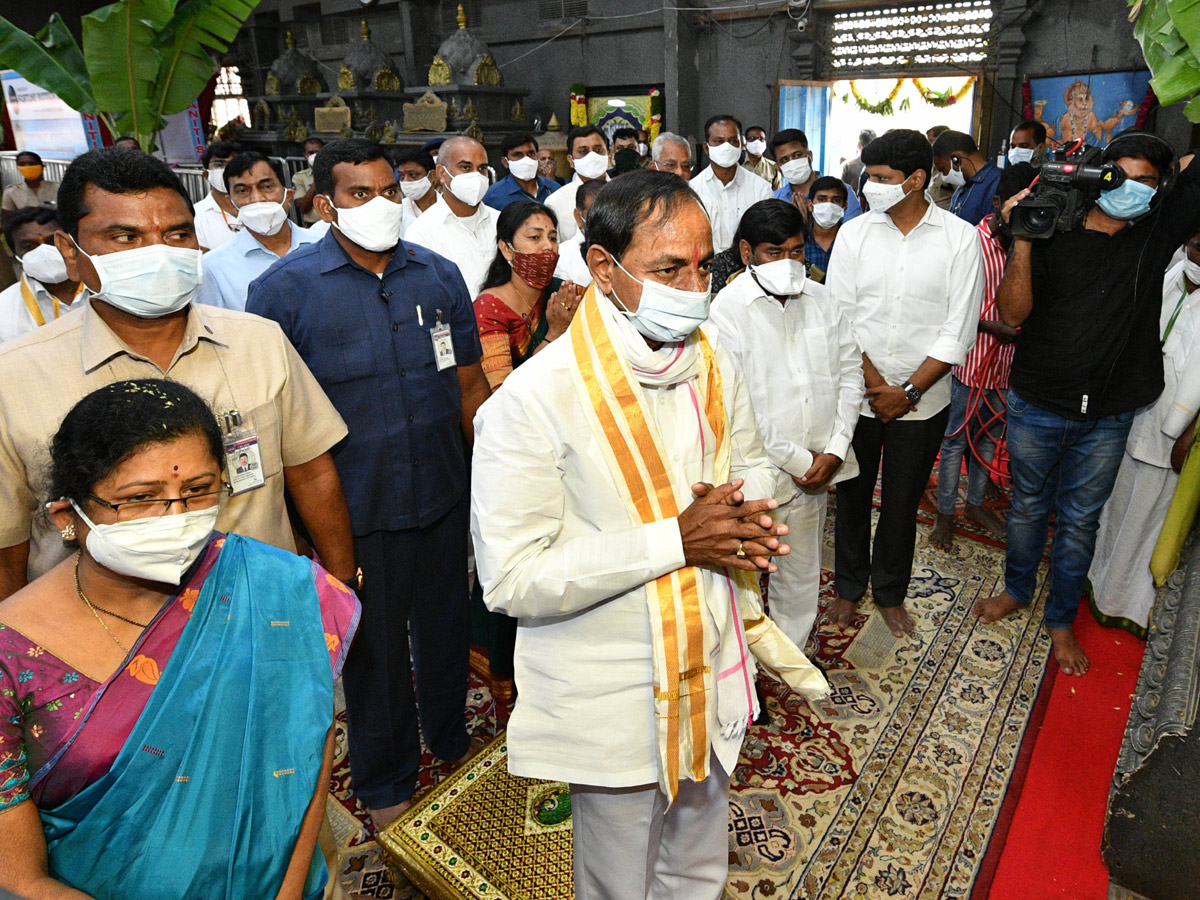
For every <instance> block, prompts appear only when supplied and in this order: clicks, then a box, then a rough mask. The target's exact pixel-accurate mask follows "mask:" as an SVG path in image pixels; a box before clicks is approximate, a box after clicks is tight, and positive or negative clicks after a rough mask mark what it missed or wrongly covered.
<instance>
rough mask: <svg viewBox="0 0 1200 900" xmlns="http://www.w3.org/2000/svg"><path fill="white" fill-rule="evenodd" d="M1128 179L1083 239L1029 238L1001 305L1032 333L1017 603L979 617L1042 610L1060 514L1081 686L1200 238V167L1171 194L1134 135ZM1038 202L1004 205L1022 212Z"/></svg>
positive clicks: (994, 603)
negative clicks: (1172, 299) (1040, 573)
mask: <svg viewBox="0 0 1200 900" xmlns="http://www.w3.org/2000/svg"><path fill="white" fill-rule="evenodd" d="M1102 158H1103V160H1104V161H1105V162H1116V163H1117V165H1119V166H1120V167H1121V168H1122V169H1123V170H1124V171H1125V174H1126V176H1127V179H1126V181H1125V182H1124V183H1123V184H1121V185H1120V186H1119V187H1117V188H1116V189H1114V190H1111V191H1107V192H1103V193H1101V195H1100V197H1099V199H1098V200H1096V201H1095V203H1094V205H1093V206H1091V208H1090V209H1089V210H1088V211H1087V214H1086V215H1085V217H1084V219H1083V224H1082V227H1079V228H1076V229H1072V230H1070V231H1063V232H1056V233H1055V234H1054V235H1053V236H1051V237H1050V238H1049V239H1046V240H1041V241H1038V242H1036V243H1034V242H1032V241H1029V240H1026V239H1023V238H1016V239H1015V241H1014V244H1013V249H1012V253H1011V255H1010V257H1009V262H1008V267H1007V269H1006V270H1005V273H1004V279H1003V281H1001V283H1000V290H999V292H998V295H997V303H998V305H999V308H1000V316H1001V318H1002V319H1003V320H1004V322H1005V323H1006V324H1008V325H1011V326H1013V327H1020V328H1021V333H1020V335H1019V336H1018V337H1017V342H1016V353H1015V355H1014V357H1013V365H1012V375H1011V381H1010V384H1011V386H1010V388H1009V392H1008V453H1009V465H1010V469H1011V473H1012V480H1013V500H1012V509H1011V511H1010V512H1009V518H1008V551H1007V555H1006V559H1005V572H1004V581H1005V584H1004V592H1003V593H1001V594H999V595H997V596H995V597H990V598H988V599H986V600H980V601H978V602H977V603H976V604H975V608H974V612H975V614H976V615H977V616H978V617H979V618H980V620H981V621H983V622H994V621H996V620H998V619H1001V618H1004V617H1005V616H1007V615H1009V614H1011V613H1013V612H1016V611H1017V610H1018V609H1021V608H1023V607H1028V606H1029V605H1030V604H1031V603H1032V602H1033V599H1034V586H1035V582H1036V579H1037V568H1038V564H1039V563H1040V562H1041V558H1042V551H1043V549H1044V547H1045V544H1046V535H1047V527H1048V522H1049V518H1050V514H1051V513H1052V512H1054V513H1056V514H1057V519H1056V522H1055V532H1054V548H1053V550H1052V552H1051V557H1050V572H1051V587H1050V596H1049V598H1048V599H1047V601H1046V612H1045V617H1046V628H1047V629H1048V630H1049V632H1050V639H1051V642H1052V643H1053V645H1054V656H1055V659H1056V660H1057V661H1058V664H1059V666H1060V667H1061V668H1062V670H1063V671H1064V672H1066V673H1067V674H1068V675H1083V674H1084V673H1085V672H1087V670H1088V659H1087V656H1086V655H1085V654H1084V652H1083V648H1081V647H1080V646H1079V642H1078V641H1077V640H1076V639H1075V635H1074V632H1073V631H1072V627H1071V626H1072V623H1073V622H1074V619H1075V614H1076V612H1077V611H1078V607H1079V601H1080V599H1081V597H1082V596H1083V593H1084V585H1085V582H1086V578H1087V572H1088V567H1089V566H1090V565H1091V562H1092V555H1093V552H1094V550H1095V542H1096V528H1097V522H1098V521H1099V518H1100V510H1101V508H1102V507H1103V506H1104V503H1105V501H1106V500H1107V499H1108V497H1109V494H1110V493H1112V488H1113V482H1114V480H1115V479H1116V475H1117V469H1118V467H1119V466H1120V464H1121V458H1122V455H1123V452H1124V448H1125V439H1126V437H1127V436H1128V434H1129V427H1130V425H1131V423H1132V422H1133V414H1134V411H1135V410H1137V409H1138V408H1139V407H1143V406H1145V405H1146V404H1148V403H1152V402H1153V401H1154V400H1155V398H1156V397H1158V395H1159V393H1161V391H1162V389H1163V368H1162V347H1161V344H1160V342H1159V338H1158V318H1159V311H1160V309H1161V306H1162V287H1161V286H1162V279H1163V273H1164V272H1165V271H1166V268H1167V265H1168V263H1169V261H1170V259H1171V256H1172V254H1173V253H1174V252H1175V250H1176V249H1177V248H1178V247H1179V246H1180V245H1181V244H1182V243H1183V242H1184V241H1185V240H1187V238H1188V236H1189V235H1190V234H1192V233H1194V232H1195V231H1196V229H1197V226H1200V174H1198V170H1200V167H1193V168H1192V169H1186V168H1185V167H1186V165H1187V163H1188V162H1190V160H1191V157H1190V156H1189V157H1187V158H1185V160H1183V161H1182V164H1181V167H1180V168H1183V169H1184V171H1183V173H1182V174H1181V175H1179V176H1178V177H1177V178H1175V184H1174V186H1173V187H1171V188H1170V190H1168V191H1166V192H1164V191H1162V190H1160V186H1161V185H1162V182H1163V180H1164V179H1165V178H1167V177H1168V176H1169V175H1170V174H1171V172H1172V168H1173V163H1174V154H1173V152H1172V151H1171V149H1170V147H1169V146H1168V145H1167V144H1166V143H1165V142H1164V141H1162V140H1160V139H1159V138H1156V137H1154V136H1152V135H1147V134H1143V133H1132V134H1131V133H1126V134H1122V135H1120V136H1119V137H1117V138H1115V139H1114V140H1113V141H1112V142H1111V143H1110V144H1109V145H1108V147H1107V148H1106V149H1105V150H1104V153H1103V157H1102ZM1029 193H1030V191H1029V190H1025V191H1021V192H1020V193H1018V194H1016V195H1014V196H1013V197H1012V198H1011V199H1010V200H1009V201H1008V202H1007V203H1005V204H1004V208H1003V210H1002V213H1001V214H1002V216H1003V218H1004V220H1005V222H1009V221H1010V214H1011V211H1012V209H1013V207H1014V206H1015V205H1016V204H1017V203H1018V202H1019V201H1020V200H1021V199H1023V198H1024V197H1025V196H1027V195H1028V194H1029Z"/></svg>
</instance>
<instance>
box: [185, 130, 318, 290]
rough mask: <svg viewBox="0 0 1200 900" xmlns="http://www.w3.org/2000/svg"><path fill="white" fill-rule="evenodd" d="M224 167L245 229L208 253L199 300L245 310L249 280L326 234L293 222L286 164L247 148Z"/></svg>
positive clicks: (226, 180) (232, 196)
mask: <svg viewBox="0 0 1200 900" xmlns="http://www.w3.org/2000/svg"><path fill="white" fill-rule="evenodd" d="M223 171H224V174H225V184H226V187H227V189H228V193H229V196H230V197H231V198H233V205H234V208H235V209H237V211H238V222H239V223H241V225H242V230H241V231H239V232H238V233H237V234H236V235H235V236H234V238H233V240H231V241H226V242H225V243H224V244H222V245H221V246H220V247H218V248H217V249H216V250H209V251H208V252H207V253H205V254H204V281H202V282H201V283H200V292H199V293H198V294H196V302H197V303H207V304H208V305H209V306H223V307H225V309H237V310H245V309H246V294H247V292H248V291H249V289H250V282H252V281H253V280H254V279H255V278H257V277H258V276H259V275H261V274H262V273H263V272H265V271H267V269H269V268H271V266H273V265H274V264H275V263H277V262H279V260H280V259H282V258H283V257H284V256H286V255H287V254H288V253H291V252H292V251H293V250H295V249H296V248H297V247H299V246H301V245H302V244H311V243H313V242H315V241H319V240H320V239H321V235H320V234H316V233H313V232H312V231H310V230H309V229H307V228H300V227H298V226H295V225H293V224H292V223H291V222H289V221H288V207H290V206H291V203H292V192H291V191H289V190H286V189H284V186H283V167H282V166H281V165H280V164H279V162H278V161H277V160H272V159H268V158H267V157H266V156H264V155H263V154H261V153H258V152H257V151H248V152H246V153H239V154H238V155H237V156H235V157H234V158H233V159H231V160H230V161H229V162H228V163H227V164H226V165H225V168H224V170H223Z"/></svg>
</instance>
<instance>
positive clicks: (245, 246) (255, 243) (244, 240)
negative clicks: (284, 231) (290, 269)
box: [209, 219, 322, 260]
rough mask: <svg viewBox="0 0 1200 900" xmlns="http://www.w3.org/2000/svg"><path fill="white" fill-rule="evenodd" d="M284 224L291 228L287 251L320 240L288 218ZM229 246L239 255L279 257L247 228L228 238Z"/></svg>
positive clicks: (219, 248) (319, 236) (273, 258)
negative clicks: (230, 238)
mask: <svg viewBox="0 0 1200 900" xmlns="http://www.w3.org/2000/svg"><path fill="white" fill-rule="evenodd" d="M284 224H285V225H287V227H288V228H289V229H291V243H290V244H289V245H288V249H287V252H288V253H291V252H292V251H293V250H295V249H296V248H297V247H300V246H302V245H304V244H314V243H316V242H317V241H319V240H321V237H322V236H321V235H315V236H314V235H310V234H309V230H308V229H307V228H301V227H300V226H299V225H297V224H296V223H295V222H293V221H291V220H290V219H289V220H288V221H287V222H285V223H284ZM229 246H232V247H233V248H234V250H236V252H237V253H238V254H239V255H241V256H251V255H254V254H264V255H266V256H269V257H271V259H272V260H276V259H280V258H281V257H279V256H276V255H275V251H273V250H268V249H267V248H266V247H264V246H263V245H262V243H261V242H260V241H259V240H258V238H256V237H255V236H254V233H253V232H252V231H251V230H250V229H249V228H243V229H242V230H241V231H239V232H238V233H237V234H235V235H234V236H233V238H232V240H230V242H229ZM221 249H223V247H218V248H217V250H221ZM217 250H211V251H209V252H210V253H216V252H217Z"/></svg>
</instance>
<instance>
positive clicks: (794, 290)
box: [750, 259, 808, 297]
mask: <svg viewBox="0 0 1200 900" xmlns="http://www.w3.org/2000/svg"><path fill="white" fill-rule="evenodd" d="M750 272H751V274H753V275H754V280H755V281H757V282H758V284H759V287H761V288H762V289H763V290H764V291H766V292H767V293H768V294H771V295H772V296H775V297H795V296H796V295H797V294H799V293H800V292H801V291H802V290H804V283H805V282H806V281H807V280H808V273H807V272H806V271H805V270H804V263H802V262H800V260H798V259H777V260H775V261H774V262H769V263H763V264H762V265H761V266H759V265H752V266H750Z"/></svg>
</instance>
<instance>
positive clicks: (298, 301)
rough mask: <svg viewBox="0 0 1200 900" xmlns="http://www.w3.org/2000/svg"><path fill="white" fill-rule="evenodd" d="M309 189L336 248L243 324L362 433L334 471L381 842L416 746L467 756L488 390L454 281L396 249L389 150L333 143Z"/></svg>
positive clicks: (354, 736) (359, 730)
mask: <svg viewBox="0 0 1200 900" xmlns="http://www.w3.org/2000/svg"><path fill="white" fill-rule="evenodd" d="M313 178H314V182H315V184H316V197H315V199H314V200H313V208H314V209H316V210H317V212H318V213H319V214H320V216H321V218H322V220H324V221H325V222H329V223H331V228H330V230H329V232H328V233H327V234H326V235H325V237H324V238H322V239H321V240H320V241H319V242H318V243H315V244H309V245H307V246H305V247H301V248H298V249H297V250H296V251H295V252H293V253H290V254H288V256H287V257H285V258H284V259H282V260H280V262H279V264H277V265H275V266H273V267H272V268H271V269H270V270H269V271H268V272H266V273H264V274H263V275H262V276H261V277H260V278H258V279H257V280H256V281H254V282H253V283H252V284H251V285H250V293H249V298H248V300H247V303H246V308H247V311H249V312H253V313H257V314H258V315H261V316H265V317H267V318H269V319H273V320H274V321H276V322H278V323H279V325H280V326H281V327H282V328H283V331H284V333H285V334H286V335H287V336H288V337H289V338H290V339H291V341H292V343H293V344H294V346H295V347H296V350H297V351H299V353H300V355H301V356H302V357H303V358H304V360H305V362H306V363H307V364H308V366H309V368H310V369H311V370H312V373H313V375H315V376H316V378H317V380H318V381H319V382H320V383H321V386H322V387H323V388H324V389H325V391H326V393H327V394H328V395H329V399H330V400H332V401H333V404H334V406H336V407H337V409H338V412H339V413H341V415H342V417H343V418H344V419H345V420H346V424H347V425H348V426H349V429H350V433H349V436H348V437H346V438H345V440H343V441H342V442H341V443H340V444H338V445H337V446H335V447H334V448H333V451H332V454H333V460H334V463H335V465H336V466H337V470H338V475H339V476H340V477H341V481H342V485H343V488H344V490H345V493H346V498H347V500H348V501H349V505H350V519H351V526H352V529H353V532H354V546H355V552H356V555H357V559H358V562H359V564H360V565H361V567H362V569H361V572H362V578H361V583H360V588H359V599H360V600H361V601H362V624H361V627H360V628H359V630H358V637H357V638H356V639H355V641H354V644H353V646H352V647H351V649H350V653H349V656H348V657H347V659H346V666H345V670H344V675H343V677H344V681H345V688H346V709H347V714H348V717H349V725H350V772H351V776H352V778H353V781H354V791H355V793H356V794H357V795H358V796H359V798H360V799H361V800H362V801H363V804H364V805H365V806H366V807H367V809H368V811H369V812H370V813H371V816H372V819H373V820H374V822H375V826H376V828H377V829H378V828H382V827H384V826H385V825H387V824H388V823H389V822H390V821H392V820H393V819H395V818H396V816H398V815H400V813H402V812H403V811H404V810H405V809H406V808H407V807H408V805H409V803H410V798H411V797H412V792H413V789H414V787H415V786H416V775H417V768H418V764H419V761H420V756H421V742H420V738H419V735H423V736H424V738H425V744H426V745H427V746H428V747H429V748H430V750H432V751H433V753H434V754H435V755H437V756H439V757H440V758H442V759H446V760H460V759H463V758H465V756H466V754H467V752H468V748H469V745H470V740H469V738H468V735H467V731H466V727H465V724H464V719H463V708H464V706H465V703H466V690H467V654H468V639H469V633H470V621H469V612H468V606H467V519H468V490H467V488H468V477H467V453H468V448H469V446H470V443H471V440H472V434H473V431H472V420H473V419H474V418H475V410H476V409H478V407H479V405H480V404H481V403H482V402H483V401H484V400H485V399H487V397H488V393H489V390H488V384H487V380H486V379H485V378H484V374H483V369H482V367H481V366H480V364H479V360H480V357H481V355H482V351H481V348H480V344H479V334H478V331H477V330H476V327H475V315H474V312H473V310H472V307H471V298H470V296H469V295H468V294H467V287H466V284H464V282H463V279H462V275H460V274H459V271H458V267H457V266H455V265H454V264H453V263H451V262H449V261H448V260H446V259H445V258H443V257H441V256H438V255H437V254H436V253H433V252H432V251H430V250H426V249H425V248H423V247H418V246H415V245H411V246H410V245H407V244H403V243H401V242H400V239H399V234H400V220H401V215H402V208H401V205H400V199H401V196H402V195H401V192H400V187H399V185H398V184H397V183H396V175H395V172H394V171H393V170H392V167H391V165H390V164H389V163H388V160H387V158H386V157H385V156H384V152H383V148H382V147H380V146H379V145H378V144H374V143H371V142H369V141H364V140H360V139H350V140H341V141H335V142H333V143H331V144H327V145H326V146H325V147H323V148H322V149H321V151H320V152H319V153H318V154H317V158H316V160H315V162H314V165H313ZM410 642H411V651H412V659H413V662H414V663H415V667H416V696H414V691H413V673H412V666H411V665H410V662H409V650H410ZM417 696H419V698H420V722H419V729H418V713H417V707H416V703H415V700H416V697H417Z"/></svg>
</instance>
